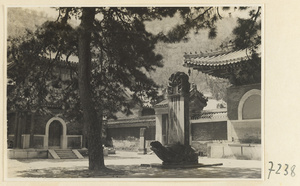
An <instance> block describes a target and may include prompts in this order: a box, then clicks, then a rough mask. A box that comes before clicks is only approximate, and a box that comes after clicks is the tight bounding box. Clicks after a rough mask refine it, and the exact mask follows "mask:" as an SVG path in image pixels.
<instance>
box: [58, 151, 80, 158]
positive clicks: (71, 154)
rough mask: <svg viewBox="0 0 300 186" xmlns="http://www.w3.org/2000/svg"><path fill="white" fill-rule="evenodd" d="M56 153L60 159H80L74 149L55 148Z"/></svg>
mask: <svg viewBox="0 0 300 186" xmlns="http://www.w3.org/2000/svg"><path fill="white" fill-rule="evenodd" d="M55 152H56V154H57V155H58V156H59V157H60V159H78V157H77V156H76V154H74V152H73V151H72V150H59V149H56V150H55Z"/></svg>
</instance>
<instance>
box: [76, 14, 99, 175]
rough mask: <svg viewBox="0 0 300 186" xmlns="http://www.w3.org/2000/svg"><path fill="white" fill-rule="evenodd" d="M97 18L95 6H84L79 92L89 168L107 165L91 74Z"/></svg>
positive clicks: (93, 168)
mask: <svg viewBox="0 0 300 186" xmlns="http://www.w3.org/2000/svg"><path fill="white" fill-rule="evenodd" d="M94 18H95V8H83V10H82V17H81V24H80V30H79V42H78V50H79V69H78V70H79V92H80V101H81V105H82V109H83V117H84V123H85V124H86V125H87V129H88V151H89V169H90V170H100V169H103V168H104V167H105V165H104V158H103V147H102V142H101V135H102V130H101V129H102V118H101V117H99V118H97V112H96V110H95V106H94V102H93V99H92V97H93V95H92V89H91V84H90V82H91V81H90V76H91V47H90V44H91V32H92V30H93V29H92V28H93V21H94Z"/></svg>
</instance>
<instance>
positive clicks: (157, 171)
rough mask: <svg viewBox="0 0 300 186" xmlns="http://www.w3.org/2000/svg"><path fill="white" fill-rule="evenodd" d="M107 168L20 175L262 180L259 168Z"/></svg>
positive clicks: (33, 172) (129, 166) (35, 172)
mask: <svg viewBox="0 0 300 186" xmlns="http://www.w3.org/2000/svg"><path fill="white" fill-rule="evenodd" d="M107 168H108V169H107V170H103V171H89V170H88V168H87V167H76V168H46V169H29V170H26V171H19V172H18V174H19V175H20V177H24V178H256V179H258V178H261V169H259V168H228V167H209V168H193V169H162V168H159V167H142V166H139V165H108V166H107Z"/></svg>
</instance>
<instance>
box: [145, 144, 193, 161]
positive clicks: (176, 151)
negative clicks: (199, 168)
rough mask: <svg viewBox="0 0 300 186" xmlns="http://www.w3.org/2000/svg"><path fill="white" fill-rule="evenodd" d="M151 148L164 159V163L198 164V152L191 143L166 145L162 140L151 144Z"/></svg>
mask: <svg viewBox="0 0 300 186" xmlns="http://www.w3.org/2000/svg"><path fill="white" fill-rule="evenodd" d="M150 145H151V146H152V147H151V150H153V152H154V153H155V154H156V155H157V156H158V157H159V158H160V159H161V160H162V161H163V165H194V164H198V154H197V153H196V152H195V150H194V149H193V148H192V147H191V146H189V145H182V144H179V143H178V144H174V145H170V146H167V147H164V146H163V145H162V144H161V143H160V142H158V141H154V142H151V144H150Z"/></svg>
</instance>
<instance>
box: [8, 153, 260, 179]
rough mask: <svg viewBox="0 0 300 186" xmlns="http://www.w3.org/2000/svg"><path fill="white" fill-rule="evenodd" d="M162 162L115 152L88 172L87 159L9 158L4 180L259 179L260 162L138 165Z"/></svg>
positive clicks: (205, 160) (205, 159)
mask: <svg viewBox="0 0 300 186" xmlns="http://www.w3.org/2000/svg"><path fill="white" fill-rule="evenodd" d="M161 163H162V161H161V160H160V159H159V158H158V157H157V156H156V155H154V154H150V155H149V154H147V155H138V154H137V152H123V151H119V152H117V153H116V154H115V155H109V156H107V157H105V164H106V166H107V168H109V170H107V171H106V170H105V171H89V170H88V159H75V160H54V159H23V160H20V159H19V160H15V159H9V160H8V161H7V177H8V178H113V179H114V178H196V179H198V178H225V179H228V178H241V179H244V178H250V179H252V178H253V179H260V178H261V170H262V169H261V167H262V166H261V165H262V163H261V162H260V161H253V160H232V159H210V158H205V157H199V163H203V164H216V163H222V164H223V165H222V166H215V167H200V168H190V169H182V168H174V169H165V168H161V167H155V166H154V167H153V166H152V167H145V166H141V164H152V165H155V164H156V165H161Z"/></svg>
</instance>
